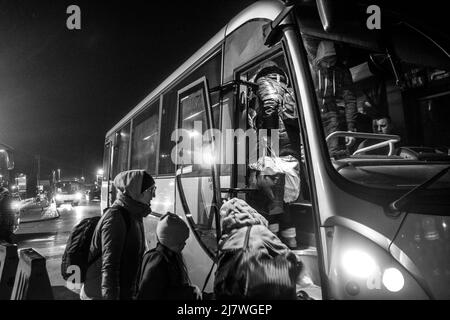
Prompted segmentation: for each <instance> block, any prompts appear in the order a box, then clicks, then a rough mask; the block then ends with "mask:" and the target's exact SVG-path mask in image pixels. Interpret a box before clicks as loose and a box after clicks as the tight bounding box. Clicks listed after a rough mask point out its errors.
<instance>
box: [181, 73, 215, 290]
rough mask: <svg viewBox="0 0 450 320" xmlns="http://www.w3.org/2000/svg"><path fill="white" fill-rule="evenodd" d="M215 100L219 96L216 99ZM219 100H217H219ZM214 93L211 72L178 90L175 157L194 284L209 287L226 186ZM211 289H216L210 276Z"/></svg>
mask: <svg viewBox="0 0 450 320" xmlns="http://www.w3.org/2000/svg"><path fill="white" fill-rule="evenodd" d="M213 102H214V101H213ZM213 105H214V104H213ZM213 128H214V120H213V116H212V110H211V104H210V95H209V89H208V83H207V79H206V77H202V78H200V79H198V80H195V81H194V82H192V83H191V84H189V85H187V86H186V87H184V88H182V89H181V90H179V91H178V132H177V137H178V138H179V139H178V143H177V145H176V148H175V150H174V152H172V159H173V160H174V162H175V163H176V165H177V172H176V189H177V192H176V197H177V199H176V201H177V204H176V208H177V211H181V210H180V209H182V210H183V211H184V216H183V215H181V213H180V212H177V214H179V215H180V216H182V217H183V218H185V219H186V220H187V222H188V224H189V226H190V229H191V235H190V238H189V239H188V242H187V245H186V248H185V249H184V251H183V254H184V257H185V260H186V263H187V266H188V270H189V273H190V276H191V280H192V281H193V283H195V284H196V285H198V286H199V287H201V288H202V287H203V285H204V284H205V282H206V280H207V276H208V274H209V273H210V271H212V270H211V269H212V268H213V261H214V259H215V257H216V254H217V239H219V236H220V230H219V226H218V223H219V210H218V209H219V207H218V206H219V205H220V186H219V179H218V176H219V174H218V172H217V169H216V161H217V159H218V155H217V154H216V148H215V141H216V140H218V139H217V138H218V137H217V136H215V135H214V133H213V132H212V130H209V129H213ZM206 288H207V290H206V292H212V281H208V286H207V287H206Z"/></svg>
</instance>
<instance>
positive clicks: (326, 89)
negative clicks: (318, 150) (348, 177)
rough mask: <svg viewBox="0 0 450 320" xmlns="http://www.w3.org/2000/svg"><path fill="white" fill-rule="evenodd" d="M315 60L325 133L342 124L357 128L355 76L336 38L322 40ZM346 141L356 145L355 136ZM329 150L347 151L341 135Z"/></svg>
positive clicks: (327, 133) (332, 152) (316, 80)
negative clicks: (340, 58) (341, 55)
mask: <svg viewBox="0 0 450 320" xmlns="http://www.w3.org/2000/svg"><path fill="white" fill-rule="evenodd" d="M314 64H315V68H316V70H315V71H316V72H315V74H316V75H315V79H314V80H315V82H316V86H315V87H316V92H317V98H318V100H319V101H318V103H319V107H320V114H321V117H322V123H323V127H324V130H325V136H328V135H330V134H331V133H333V132H335V131H339V129H340V128H342V129H343V130H347V131H355V129H356V128H355V116H356V96H355V94H354V92H353V90H352V78H351V75H350V71H349V70H348V69H347V68H345V67H344V66H343V65H341V64H340V63H339V61H338V57H337V54H336V49H335V46H334V43H333V42H332V41H321V42H320V43H319V45H318V48H317V53H316V58H315V60H314ZM340 106H342V107H343V108H344V114H345V116H344V118H345V120H340V119H341V118H340V117H339V107H340ZM342 122H344V123H342ZM346 143H347V145H352V144H353V143H354V138H346ZM328 150H329V152H330V156H332V157H338V156H341V155H345V154H346V153H347V151H346V146H345V144H344V143H343V141H342V140H341V139H339V138H335V139H331V140H330V141H328Z"/></svg>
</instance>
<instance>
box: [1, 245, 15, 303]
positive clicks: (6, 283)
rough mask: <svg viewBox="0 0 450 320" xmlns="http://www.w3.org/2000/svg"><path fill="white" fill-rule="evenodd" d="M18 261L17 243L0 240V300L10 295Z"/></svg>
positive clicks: (7, 298)
mask: <svg viewBox="0 0 450 320" xmlns="http://www.w3.org/2000/svg"><path fill="white" fill-rule="evenodd" d="M18 262H19V257H18V256H17V245H16V244H11V243H8V242H0V300H9V298H10V297H11V292H12V289H13V287H14V279H15V277H16V270H17V264H18Z"/></svg>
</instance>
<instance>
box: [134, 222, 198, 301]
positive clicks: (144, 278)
mask: <svg viewBox="0 0 450 320" xmlns="http://www.w3.org/2000/svg"><path fill="white" fill-rule="evenodd" d="M156 236H157V239H158V243H157V245H156V248H154V249H151V250H150V251H147V252H146V253H145V255H144V257H143V261H142V269H141V276H140V282H139V290H138V295H137V299H139V300H200V299H201V292H200V290H199V288H198V287H196V286H193V285H192V284H191V281H190V279H189V275H188V271H187V268H186V265H185V263H184V260H183V256H182V254H181V251H182V250H183V248H184V246H185V244H186V240H187V239H188V238H189V227H188V226H187V224H186V222H184V221H183V219H181V218H180V217H179V216H178V215H176V214H174V213H167V214H166V215H164V216H163V217H161V219H160V221H159V222H158V225H157V227H156Z"/></svg>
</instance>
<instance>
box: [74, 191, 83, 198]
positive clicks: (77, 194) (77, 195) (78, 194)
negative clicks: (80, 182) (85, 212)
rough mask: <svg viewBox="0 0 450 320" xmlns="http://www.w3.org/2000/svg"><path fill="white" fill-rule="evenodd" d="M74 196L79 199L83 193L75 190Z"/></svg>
mask: <svg viewBox="0 0 450 320" xmlns="http://www.w3.org/2000/svg"><path fill="white" fill-rule="evenodd" d="M75 197H76V198H77V199H78V200H81V198H82V197H83V195H82V194H81V193H80V192H77V193H76V194H75Z"/></svg>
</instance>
